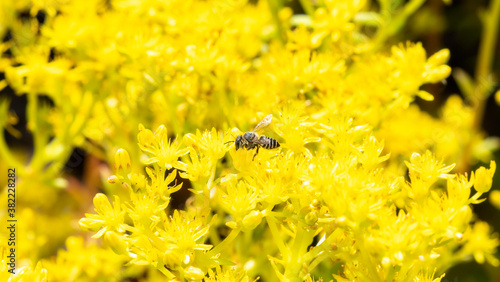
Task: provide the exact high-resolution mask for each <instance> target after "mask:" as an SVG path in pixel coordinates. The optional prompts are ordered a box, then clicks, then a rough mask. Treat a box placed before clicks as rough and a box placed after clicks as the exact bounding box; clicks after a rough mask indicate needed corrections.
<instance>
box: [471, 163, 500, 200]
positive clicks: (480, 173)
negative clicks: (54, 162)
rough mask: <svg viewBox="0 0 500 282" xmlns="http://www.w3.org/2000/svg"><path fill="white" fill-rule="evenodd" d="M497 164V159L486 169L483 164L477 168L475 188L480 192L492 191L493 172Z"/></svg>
mask: <svg viewBox="0 0 500 282" xmlns="http://www.w3.org/2000/svg"><path fill="white" fill-rule="evenodd" d="M496 168H497V165H496V163H495V161H491V162H490V168H489V169H486V168H484V167H483V166H482V167H480V168H478V169H477V170H476V174H475V181H474V189H476V191H477V192H479V193H486V192H488V191H490V189H491V185H492V184H493V174H495V170H496Z"/></svg>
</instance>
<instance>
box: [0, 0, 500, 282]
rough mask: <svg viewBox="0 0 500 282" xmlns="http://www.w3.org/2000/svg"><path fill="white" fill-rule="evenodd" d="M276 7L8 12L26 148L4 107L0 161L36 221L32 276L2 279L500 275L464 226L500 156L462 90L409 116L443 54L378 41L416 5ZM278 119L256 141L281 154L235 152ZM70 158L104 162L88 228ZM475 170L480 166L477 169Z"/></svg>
mask: <svg viewBox="0 0 500 282" xmlns="http://www.w3.org/2000/svg"><path fill="white" fill-rule="evenodd" d="M282 2H283V1H280V0H269V1H246V0H236V1H225V0H208V1H202V0H169V1H165V0H147V1H133V0H110V1H102V0H88V1H78V0H65V1H59V0H56V1H41V0H23V1H18V2H16V3H15V4H14V3H11V2H10V1H2V2H1V3H0V36H1V37H5V38H8V40H6V41H5V42H3V43H0V51H1V52H2V54H3V55H2V57H1V58H0V72H3V73H5V80H1V81H0V89H1V88H4V87H6V86H9V87H10V88H12V89H13V90H14V91H15V92H16V94H18V95H26V97H27V108H26V119H27V128H28V129H29V131H30V132H31V133H32V136H33V152H32V154H31V155H30V156H29V158H28V157H25V156H24V155H23V154H17V153H15V152H13V150H10V149H9V148H8V146H7V145H6V143H5V138H4V134H5V133H4V130H3V128H5V129H6V130H7V131H8V132H9V133H10V134H12V135H17V133H16V130H15V129H14V124H15V123H16V122H17V118H16V116H15V115H14V114H13V113H9V101H7V100H0V125H1V126H2V128H1V130H0V156H2V162H0V164H1V165H5V166H12V167H16V169H17V170H18V178H19V186H18V190H17V191H18V192H17V193H18V202H19V204H18V207H19V212H18V214H17V216H18V217H19V221H20V222H25V223H26V222H28V223H30V225H29V226H30V227H29V230H21V232H19V235H18V240H19V241H21V242H24V245H23V243H21V244H20V247H19V249H18V250H19V251H18V253H19V255H20V256H21V257H22V259H23V260H24V261H23V262H22V266H23V267H24V268H22V271H21V269H20V271H19V272H18V274H17V275H13V276H9V277H7V276H5V277H4V278H5V279H11V281H18V280H19V279H25V280H30V281H37V279H38V281H44V279H48V280H49V281H69V280H72V281H99V280H100V281H113V280H124V279H129V278H131V279H138V280H141V279H144V280H151V281H156V280H161V279H163V280H165V279H167V280H169V281H170V280H172V281H182V280H191V281H200V280H204V281H254V280H255V279H258V278H259V277H260V278H261V279H263V280H264V281H278V280H280V281H304V280H305V281H317V280H318V279H326V280H330V279H335V280H336V281H440V280H441V279H442V278H443V277H444V273H445V272H446V271H447V270H448V269H449V268H450V267H452V266H453V265H455V264H457V263H459V262H463V261H467V260H470V259H472V258H474V259H475V260H476V261H477V262H478V263H483V262H488V263H490V264H492V265H495V266H496V265H499V261H498V259H497V258H496V257H495V252H496V248H497V246H498V245H499V240H498V238H497V237H496V235H495V234H494V233H493V231H492V230H491V228H490V226H489V225H488V224H487V223H484V222H481V221H479V220H476V219H475V218H474V215H473V212H472V205H473V204H479V203H480V202H482V201H483V200H484V198H481V196H483V195H485V194H486V193H488V191H489V190H490V189H491V187H492V185H493V183H492V178H493V174H494V172H495V170H496V164H495V162H494V161H491V162H490V160H491V159H492V154H491V153H492V150H493V149H494V148H495V147H496V146H497V144H496V143H495V142H493V141H492V140H488V139H486V138H485V136H484V134H483V133H482V132H481V131H480V129H478V128H476V127H477V116H476V113H475V108H474V107H473V106H471V105H469V104H468V103H466V102H464V101H463V100H462V98H460V97H459V96H457V95H456V96H452V97H450V98H449V99H448V100H447V101H446V103H445V105H444V106H443V107H442V109H441V111H440V112H439V113H438V115H437V116H436V117H433V116H431V115H429V114H427V113H425V112H424V111H422V110H421V109H419V108H418V106H416V105H415V104H414V103H413V102H414V100H415V99H417V97H418V98H419V99H420V98H421V99H423V100H426V101H430V100H433V95H432V94H431V93H428V92H426V91H423V90H421V86H422V85H424V84H428V83H441V82H442V81H443V80H445V79H446V78H447V77H448V76H449V75H450V72H451V69H450V67H448V66H447V65H446V63H447V61H448V59H449V57H450V52H449V51H448V50H447V49H443V50H441V51H439V52H437V53H435V54H432V55H430V56H429V55H428V54H427V53H426V51H425V49H424V48H423V46H422V44H420V43H411V42H406V43H399V44H396V45H394V46H390V45H389V44H388V43H387V42H389V40H388V38H389V37H391V36H392V35H394V34H396V33H397V32H398V31H399V30H400V29H401V28H402V25H403V24H404V23H405V20H406V18H407V17H409V16H410V15H411V13H412V12H414V11H415V10H416V9H417V8H418V7H419V6H420V5H422V4H423V2H424V1H422V0H410V1H406V2H405V1H403V2H405V3H401V2H402V1H399V0H394V1H392V0H387V1H379V2H380V5H372V4H373V3H371V1H368V0H320V1H308V0H300V3H301V5H302V8H303V9H304V11H305V13H306V14H305V15H294V13H293V11H292V9H291V8H287V7H284V6H283V3H282ZM20 14H23V15H24V16H23V17H24V19H23V18H17V15H20ZM42 16H43V19H41V18H42ZM26 18H27V19H28V20H26ZM47 101H49V102H47ZM269 114H272V115H273V118H272V121H271V123H270V126H269V127H267V128H266V129H265V130H264V131H263V132H259V133H260V134H264V135H265V136H268V137H270V138H273V139H276V140H277V141H278V142H279V143H280V144H281V147H279V148H275V149H272V150H267V149H265V148H260V150H259V153H258V154H257V155H256V156H255V153H256V152H255V149H253V150H246V149H245V148H240V149H239V150H236V147H235V145H236V144H235V142H236V138H237V137H238V136H241V135H242V134H244V132H246V131H249V130H251V129H252V128H253V127H254V126H255V125H256V124H257V123H258V122H259V121H260V120H261V119H262V118H263V117H264V116H267V115H269ZM240 138H241V137H240ZM457 140H458V141H457ZM238 145H241V144H238ZM76 147H79V148H83V149H85V150H86V151H87V152H88V154H89V155H92V156H95V157H98V158H100V159H102V160H103V161H104V162H105V163H107V164H108V166H106V165H105V164H104V165H99V166H95V167H91V169H93V170H95V171H97V173H96V174H94V175H100V176H101V178H103V179H106V178H107V182H105V183H103V184H102V185H100V186H102V190H103V191H102V192H104V193H97V194H96V193H95V191H92V196H91V197H93V205H94V211H95V212H94V213H87V214H86V215H85V217H83V211H82V210H84V209H86V207H85V203H84V200H83V198H84V197H83V196H84V195H85V193H84V192H81V191H79V188H75V186H78V185H75V184H74V180H73V179H72V178H71V177H68V176H67V175H65V173H64V171H62V169H63V167H64V165H65V163H66V162H67V160H68V158H69V157H70V156H71V153H72V151H73V149H74V148H76ZM240 147H242V146H240ZM23 158H24V159H23ZM25 159H26V160H25ZM477 161H482V162H483V163H488V162H490V165H489V168H488V169H487V168H485V167H482V166H481V167H479V168H478V169H477V170H475V171H474V172H472V173H467V172H466V171H470V169H469V167H470V166H471V165H473V164H475V163H476V162H477ZM454 163H456V164H457V167H456V168H455V165H453V164H454ZM24 164H26V165H24ZM113 164H114V174H113V173H110V172H109V169H108V167H113ZM89 166H91V165H89ZM454 169H455V170H454ZM95 178H99V176H95ZM93 180H94V181H98V180H95V179H93ZM1 184H4V183H1ZM33 187H36V188H37V189H36V190H35V189H34V188H33ZM472 187H474V189H475V191H476V192H475V193H474V194H473V195H471V191H472ZM61 188H66V189H61ZM181 193H184V194H187V195H188V196H189V198H188V199H187V201H185V207H184V208H182V209H181V208H179V207H178V206H177V205H175V206H174V205H172V202H173V201H174V200H175V199H176V197H179V198H181V197H180V196H177V195H178V194H181ZM94 194H95V196H94ZM1 198H2V199H4V198H6V193H5V192H2V195H1ZM497 198H499V197H497ZM41 199H43V201H42V200H41ZM498 202H500V201H498ZM35 209H36V210H38V211H39V213H40V214H43V215H42V216H38V217H36V216H35V215H34V212H33V210H35ZM66 211H71V212H70V214H68V215H67V216H61V214H62V213H63V212H66ZM71 217H72V218H73V219H75V218H77V219H79V225H80V227H81V228H82V229H83V230H85V231H88V232H92V233H93V238H102V241H103V242H104V245H105V248H102V247H101V246H97V245H93V244H88V243H84V241H83V237H82V236H81V234H78V233H77V232H78V231H76V230H75V228H74V227H75V226H74V225H76V224H73V225H71V224H68V222H74V221H72V219H71ZM82 217H83V218H82ZM0 218H1V219H2V220H4V219H6V218H7V214H6V213H0ZM35 218H37V219H39V220H35ZM50 226H52V227H50ZM54 226H55V227H54ZM70 234H74V235H76V236H75V237H68V236H69V235H70ZM5 236H6V235H3V234H2V235H0V243H2V246H3V243H4V242H6V239H7V237H5ZM66 237H68V238H67V239H65V238H66ZM26 242H29V244H26ZM64 242H66V250H64V251H62V250H59V251H56V250H57V249H58V248H59V247H61V246H63V245H64ZM2 246H0V247H2ZM34 250H36V251H34ZM55 253H57V255H55V256H53V257H50V256H51V255H52V254H55ZM3 258H4V256H2V259H3ZM39 261H41V262H39ZM37 262H38V263H37ZM124 264H126V265H127V266H126V267H123V265H124ZM33 265H35V266H36V267H35V268H33V267H32V266H33ZM4 266H5V264H4V263H2V267H4ZM5 272H6V271H3V272H2V273H3V274H2V275H4V274H5ZM16 279H18V280H16Z"/></svg>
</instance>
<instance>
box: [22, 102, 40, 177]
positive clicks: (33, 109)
mask: <svg viewBox="0 0 500 282" xmlns="http://www.w3.org/2000/svg"><path fill="white" fill-rule="evenodd" d="M26 95H28V105H27V113H26V118H27V120H28V128H29V129H30V131H31V134H32V136H33V157H32V158H31V162H30V165H31V168H32V170H33V171H34V172H37V173H39V172H40V171H41V169H42V165H41V159H40V158H41V157H42V156H43V155H44V150H43V147H44V146H43V145H44V144H43V139H42V136H41V132H40V124H39V122H38V116H37V115H38V96H37V95H36V94H35V93H27V94H26ZM30 127H31V128H30Z"/></svg>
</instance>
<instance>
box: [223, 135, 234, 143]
mask: <svg viewBox="0 0 500 282" xmlns="http://www.w3.org/2000/svg"><path fill="white" fill-rule="evenodd" d="M231 136H232V137H233V139H236V138H234V135H233V134H231ZM231 142H233V143H234V140H229V141H227V142H226V143H224V145H226V144H228V143H231Z"/></svg>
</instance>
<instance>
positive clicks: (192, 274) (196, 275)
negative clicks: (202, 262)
mask: <svg viewBox="0 0 500 282" xmlns="http://www.w3.org/2000/svg"><path fill="white" fill-rule="evenodd" d="M184 276H185V277H186V278H187V279H189V280H201V279H203V278H204V277H205V273H203V271H202V270H201V269H199V268H198V267H194V266H190V267H188V268H186V269H184Z"/></svg>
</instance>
